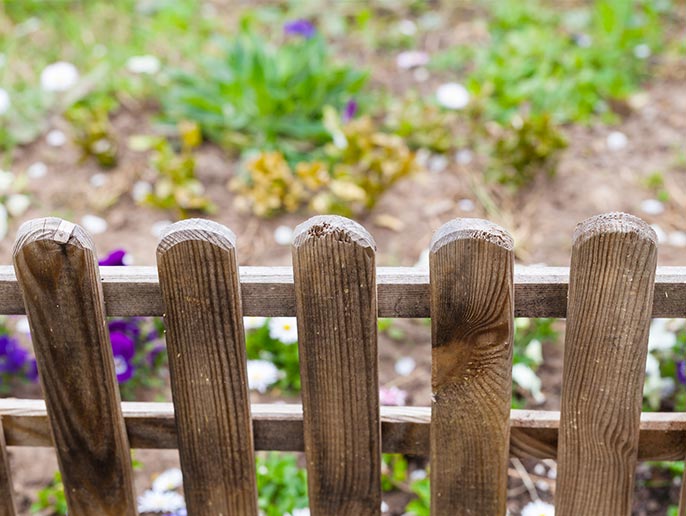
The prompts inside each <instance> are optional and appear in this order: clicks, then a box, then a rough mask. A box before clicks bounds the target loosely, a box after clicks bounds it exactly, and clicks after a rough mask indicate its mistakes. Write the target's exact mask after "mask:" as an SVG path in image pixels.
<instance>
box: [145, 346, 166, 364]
mask: <svg viewBox="0 0 686 516" xmlns="http://www.w3.org/2000/svg"><path fill="white" fill-rule="evenodd" d="M165 351H167V346H165V345H164V344H161V343H160V344H157V345H156V346H155V347H154V348H152V349H151V350H150V352H149V353H148V363H149V364H150V367H155V363H156V362H157V357H159V356H160V355H161V354H162V353H164V352H165Z"/></svg>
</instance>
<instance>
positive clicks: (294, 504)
mask: <svg viewBox="0 0 686 516" xmlns="http://www.w3.org/2000/svg"><path fill="white" fill-rule="evenodd" d="M256 466H257V492H258V493H259V495H258V496H259V498H258V502H259V506H260V509H261V511H262V512H263V513H264V515H265V516H282V515H283V514H285V513H292V512H293V510H294V509H300V508H304V507H307V506H308V503H309V502H308V498H307V472H306V471H305V469H304V468H300V467H298V464H297V458H296V456H295V455H293V454H292V453H277V452H270V453H268V454H258V455H257V457H256Z"/></svg>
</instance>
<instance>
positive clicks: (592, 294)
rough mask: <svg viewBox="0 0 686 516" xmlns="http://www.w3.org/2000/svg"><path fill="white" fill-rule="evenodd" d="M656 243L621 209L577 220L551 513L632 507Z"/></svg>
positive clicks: (620, 511) (564, 514)
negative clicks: (621, 211)
mask: <svg viewBox="0 0 686 516" xmlns="http://www.w3.org/2000/svg"><path fill="white" fill-rule="evenodd" d="M656 262H657V243H656V236H655V232H654V231H653V230H652V229H651V228H650V227H649V226H648V225H647V224H646V223H645V222H643V221H642V220H640V219H638V218H636V217H634V216H631V215H627V214H624V213H610V214H605V215H599V216H596V217H592V218H590V219H588V220H586V221H584V222H582V223H581V224H579V225H578V226H577V228H576V231H575V234H574V243H573V246H572V261H571V268H570V279H569V302H568V308H567V330H566V335H565V354H564V370H563V375H562V401H561V416H560V431H559V444H558V481H557V492H556V497H555V498H556V514H558V515H559V516H567V515H569V516H571V515H573V516H585V515H588V516H594V515H598V514H614V515H621V514H626V515H628V514H630V513H631V500H632V495H633V487H634V475H635V468H636V461H637V453H638V434H639V423H640V417H641V406H642V401H643V396H642V393H643V382H644V376H645V365H646V355H647V344H648V331H649V326H650V314H651V309H652V304H653V289H654V281H655V267H656Z"/></svg>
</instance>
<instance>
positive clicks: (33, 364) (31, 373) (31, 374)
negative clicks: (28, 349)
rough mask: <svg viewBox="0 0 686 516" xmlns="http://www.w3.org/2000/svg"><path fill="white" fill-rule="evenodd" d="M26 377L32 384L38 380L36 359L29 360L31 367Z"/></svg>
mask: <svg viewBox="0 0 686 516" xmlns="http://www.w3.org/2000/svg"><path fill="white" fill-rule="evenodd" d="M26 377H27V378H28V379H29V380H31V381H32V382H35V381H36V380H38V364H37V363H36V359H35V358H32V359H31V360H29V367H28V369H27V370H26Z"/></svg>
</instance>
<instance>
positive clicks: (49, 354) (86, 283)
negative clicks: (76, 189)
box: [14, 218, 136, 516]
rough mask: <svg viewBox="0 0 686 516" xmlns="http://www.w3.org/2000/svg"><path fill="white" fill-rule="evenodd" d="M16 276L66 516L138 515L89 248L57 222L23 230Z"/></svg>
mask: <svg viewBox="0 0 686 516" xmlns="http://www.w3.org/2000/svg"><path fill="white" fill-rule="evenodd" d="M14 268H15V271H16V274H17V280H18V282H19V285H20V287H21V290H22V294H23V298H24V304H25V306H26V313H27V314H28V318H29V323H30V326H31V336H32V339H33V347H34V350H35V353H36V360H37V362H38V371H39V374H40V381H41V385H42V387H43V393H44V395H45V403H46V406H47V411H48V415H49V418H50V427H51V430H52V436H53V440H54V443H55V447H56V449H57V458H58V461H59V465H60V471H61V472H62V480H63V482H64V488H65V495H66V498H67V505H68V507H69V514H70V515H72V516H81V515H84V516H85V515H93V514H101V515H108V516H121V515H123V514H126V515H130V514H136V507H135V493H134V489H133V473H132V470H131V456H130V452H129V442H128V438H127V435H126V430H125V428H124V419H123V417H122V413H121V404H120V398H119V387H118V384H117V379H116V375H115V370H114V358H113V356H112V348H111V345H110V339H109V334H108V332H107V325H106V320H105V307H104V302H103V296H102V286H101V283H100V274H99V269H98V263H97V260H96V255H95V247H94V245H93V241H92V240H91V238H90V236H89V235H88V234H87V233H86V232H85V231H84V230H83V229H82V228H81V227H80V226H76V225H74V224H71V223H69V222H66V221H63V220H61V219H58V218H45V219H36V220H32V221H29V222H26V223H25V224H23V225H22V226H21V227H20V228H19V232H18V234H17V241H16V244H15V248H14Z"/></svg>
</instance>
